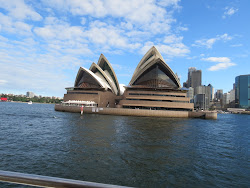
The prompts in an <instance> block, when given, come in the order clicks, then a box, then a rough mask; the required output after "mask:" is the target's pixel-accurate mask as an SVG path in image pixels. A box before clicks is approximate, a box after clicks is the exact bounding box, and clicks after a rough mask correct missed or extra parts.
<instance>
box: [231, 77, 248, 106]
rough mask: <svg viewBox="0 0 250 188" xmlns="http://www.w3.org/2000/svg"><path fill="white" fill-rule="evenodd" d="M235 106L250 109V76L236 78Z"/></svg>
mask: <svg viewBox="0 0 250 188" xmlns="http://www.w3.org/2000/svg"><path fill="white" fill-rule="evenodd" d="M235 104H236V107H239V108H250V74H248V75H240V76H237V77H236V78H235Z"/></svg>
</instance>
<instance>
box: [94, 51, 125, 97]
mask: <svg viewBox="0 0 250 188" xmlns="http://www.w3.org/2000/svg"><path fill="white" fill-rule="evenodd" d="M97 65H98V66H99V67H100V68H101V69H102V70H103V71H104V72H105V73H106V75H107V76H108V77H109V78H110V79H111V80H112V81H113V82H114V84H115V87H116V90H117V95H119V94H120V86H119V82H118V79H117V77H116V74H115V71H114V69H113V68H112V66H111V64H110V63H109V61H108V60H107V58H106V57H105V56H104V55H103V54H101V55H100V58H99V60H98V63H97Z"/></svg>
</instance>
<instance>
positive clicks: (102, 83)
mask: <svg viewBox="0 0 250 188" xmlns="http://www.w3.org/2000/svg"><path fill="white" fill-rule="evenodd" d="M66 90H67V94H65V95H64V101H65V102H66V101H69V100H79V101H94V102H95V103H96V104H97V106H98V107H115V106H116V104H117V103H118V99H119V96H120V85H119V82H118V80H117V77H116V74H115V72H114V70H113V68H112V66H111V64H110V63H109V61H108V60H107V58H106V57H105V56H104V55H103V54H101V55H100V58H99V60H98V63H97V64H95V63H92V65H91V67H90V69H89V70H88V69H86V68H83V67H80V68H79V71H78V73H77V76H76V79H75V84H74V87H69V88H66Z"/></svg>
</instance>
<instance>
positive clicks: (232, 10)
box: [222, 7, 238, 19]
mask: <svg viewBox="0 0 250 188" xmlns="http://www.w3.org/2000/svg"><path fill="white" fill-rule="evenodd" d="M236 12H238V9H236V8H234V7H226V8H225V11H224V14H223V16H222V18H223V19H225V18H226V17H228V16H232V15H233V14H235V13H236Z"/></svg>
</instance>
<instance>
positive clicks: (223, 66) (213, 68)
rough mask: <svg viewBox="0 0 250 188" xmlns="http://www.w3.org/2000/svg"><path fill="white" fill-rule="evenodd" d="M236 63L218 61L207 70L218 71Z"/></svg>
mask: <svg viewBox="0 0 250 188" xmlns="http://www.w3.org/2000/svg"><path fill="white" fill-rule="evenodd" d="M235 65H236V64H235V63H218V64H216V65H214V66H212V67H210V68H209V69H208V70H209V71H218V70H221V69H227V68H229V67H231V66H235Z"/></svg>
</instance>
